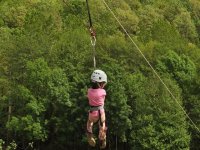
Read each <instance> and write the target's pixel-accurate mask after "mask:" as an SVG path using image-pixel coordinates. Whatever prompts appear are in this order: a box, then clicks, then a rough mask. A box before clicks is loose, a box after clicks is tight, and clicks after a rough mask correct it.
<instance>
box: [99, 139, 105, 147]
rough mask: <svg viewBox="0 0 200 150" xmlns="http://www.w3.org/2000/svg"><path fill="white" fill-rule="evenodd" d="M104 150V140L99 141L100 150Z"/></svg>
mask: <svg viewBox="0 0 200 150" xmlns="http://www.w3.org/2000/svg"><path fill="white" fill-rule="evenodd" d="M104 148H106V139H104V140H101V141H100V149H104Z"/></svg>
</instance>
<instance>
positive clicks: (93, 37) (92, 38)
mask: <svg viewBox="0 0 200 150" xmlns="http://www.w3.org/2000/svg"><path fill="white" fill-rule="evenodd" d="M86 4H87V12H88V18H89V31H90V35H91V39H90V40H91V44H92V47H93V63H94V69H96V58H95V56H96V48H95V46H96V33H95V31H94V29H93V26H92V19H91V14H90V7H89V3H88V0H86Z"/></svg>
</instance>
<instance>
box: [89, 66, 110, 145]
mask: <svg viewBox="0 0 200 150" xmlns="http://www.w3.org/2000/svg"><path fill="white" fill-rule="evenodd" d="M91 80H92V87H91V88H89V89H88V93H87V97H88V100H89V105H90V110H89V116H88V121H87V138H88V143H89V144H90V145H91V146H92V147H95V145H96V141H95V139H94V136H93V131H92V128H93V124H94V123H96V122H97V121H99V136H98V138H99V142H100V148H101V149H103V148H105V147H106V130H107V127H106V125H105V120H106V118H105V111H104V101H105V96H106V91H105V90H104V87H105V85H106V83H107V75H106V74H105V72H104V71H102V70H95V71H94V72H93V73H92V75H91Z"/></svg>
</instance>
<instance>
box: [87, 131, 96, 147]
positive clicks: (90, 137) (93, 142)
mask: <svg viewBox="0 0 200 150" xmlns="http://www.w3.org/2000/svg"><path fill="white" fill-rule="evenodd" d="M87 138H88V143H89V145H90V146H92V147H95V145H96V141H95V139H94V137H93V134H92V133H87Z"/></svg>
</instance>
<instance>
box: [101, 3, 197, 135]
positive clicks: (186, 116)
mask: <svg viewBox="0 0 200 150" xmlns="http://www.w3.org/2000/svg"><path fill="white" fill-rule="evenodd" d="M102 1H103V3H104V4H105V6H106V7H107V9H108V10H109V11H110V12H111V14H112V15H113V17H114V18H115V19H116V21H117V22H118V23H119V25H120V26H121V28H122V29H123V30H124V32H125V33H126V35H127V36H128V37H129V39H130V40H131V42H132V43H133V44H134V46H135V47H136V49H137V50H138V51H139V52H140V54H141V55H142V57H143V58H144V60H145V61H146V62H147V64H148V65H149V67H150V68H151V69H152V70H153V72H154V73H155V75H156V76H157V77H158V79H159V80H160V81H161V83H162V84H163V85H164V87H165V88H166V89H167V91H168V92H169V94H170V95H171V96H172V98H173V99H174V100H175V101H176V103H177V104H178V105H179V107H180V108H181V110H182V111H183V112H184V113H185V115H186V117H187V118H188V119H189V120H190V122H191V123H192V124H193V126H194V127H195V128H196V129H197V131H198V132H199V133H200V130H199V128H198V127H197V125H196V124H195V123H194V122H193V121H192V119H191V118H190V117H189V115H188V114H187V112H186V111H185V110H184V108H183V107H182V106H181V104H180V103H179V102H178V100H177V99H176V98H175V96H174V95H173V94H172V92H171V91H170V89H169V88H168V87H167V85H166V84H165V83H164V81H163V80H162V79H161V77H160V76H159V75H158V73H157V72H156V70H155V69H154V68H153V66H152V65H151V63H150V62H149V61H148V59H147V58H146V57H145V55H144V54H143V52H142V51H141V50H140V48H139V47H138V46H137V44H136V43H135V42H134V40H133V39H132V38H131V36H130V35H129V33H128V32H127V31H126V29H125V28H124V26H123V25H122V24H121V22H120V21H119V19H118V18H117V17H116V15H115V14H114V12H113V11H112V9H111V8H110V7H109V6H108V4H107V3H106V2H105V0H102Z"/></svg>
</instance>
